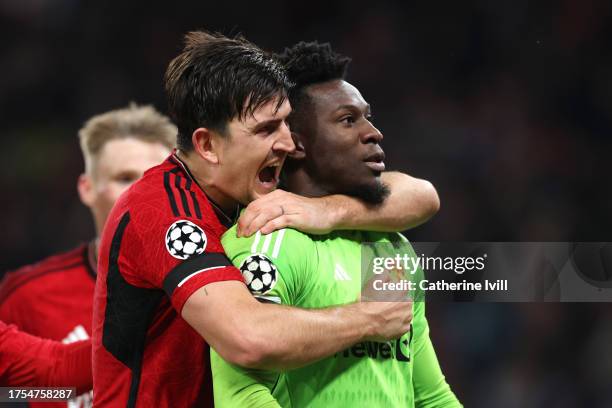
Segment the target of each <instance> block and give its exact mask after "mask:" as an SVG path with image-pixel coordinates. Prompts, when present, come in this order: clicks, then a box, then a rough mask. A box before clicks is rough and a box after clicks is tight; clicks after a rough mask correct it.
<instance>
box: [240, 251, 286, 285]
mask: <svg viewBox="0 0 612 408" xmlns="http://www.w3.org/2000/svg"><path fill="white" fill-rule="evenodd" d="M240 272H241V273H242V277H243V279H244V283H246V285H247V287H248V288H249V290H250V291H251V293H253V294H254V295H263V294H265V293H267V292H269V291H270V290H271V289H272V288H273V287H274V285H276V277H277V273H278V271H277V269H276V266H275V265H274V264H273V263H272V261H271V260H270V259H269V258H268V257H267V256H265V255H262V254H254V255H251V256H249V257H247V258H246V259H245V260H244V261H242V264H240Z"/></svg>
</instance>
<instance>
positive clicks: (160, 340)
mask: <svg viewBox="0 0 612 408" xmlns="http://www.w3.org/2000/svg"><path fill="white" fill-rule="evenodd" d="M165 83H166V91H167V94H168V100H169V111H170V113H171V115H172V118H173V120H174V121H175V123H176V124H177V126H178V129H179V132H178V137H177V152H176V153H175V154H173V155H172V156H170V157H169V158H168V159H167V160H166V161H165V162H164V163H163V164H161V165H159V166H156V167H155V168H153V169H151V170H150V171H149V172H147V174H145V176H144V177H143V178H142V179H140V180H139V181H138V182H136V183H135V184H134V185H133V186H132V187H131V188H130V189H129V190H128V191H127V192H126V193H125V194H123V195H122V197H121V198H120V199H119V200H118V202H117V204H116V205H115V207H114V208H113V210H112V211H111V214H110V216H109V219H108V222H107V224H106V226H105V228H104V232H103V233H102V238H101V242H100V261H99V264H98V266H99V271H98V273H99V275H98V279H97V282H96V289H95V300H94V320H93V333H94V334H93V356H94V357H93V372H94V398H95V403H96V405H97V406H100V407H102V406H112V407H114V406H126V405H127V406H128V407H133V406H142V407H149V406H155V407H190V406H210V405H212V386H211V383H210V373H209V367H208V365H209V363H208V357H209V349H208V345H207V343H208V344H210V345H211V346H212V347H214V348H215V349H216V350H217V351H218V352H219V354H221V355H222V356H223V357H224V358H226V359H227V360H229V361H231V362H233V363H237V364H241V365H244V366H250V367H260V368H262V367H263V368H281V369H287V368H292V367H296V366H301V365H304V364H307V363H309V362H312V361H314V360H317V359H319V358H322V357H324V356H328V355H331V354H333V353H335V352H337V351H339V350H342V349H344V348H346V347H348V346H350V345H351V344H354V343H355V342H358V341H362V340H366V339H370V340H375V339H378V340H383V339H390V338H395V337H397V336H399V335H400V334H401V333H404V332H405V331H407V330H408V328H409V325H410V319H411V314H410V311H409V310H406V308H405V307H403V306H402V305H398V304H397V303H393V302H378V303H377V302H369V303H354V304H351V305H347V306H343V307H340V308H327V309H320V310H309V311H306V310H302V309H298V308H288V307H284V306H278V305H265V304H261V303H259V302H257V301H256V300H255V299H254V298H253V296H251V294H250V292H249V291H248V290H247V288H246V286H245V285H244V283H243V281H242V276H241V274H240V272H239V271H238V269H236V268H235V267H234V266H232V264H231V262H229V260H228V259H227V258H226V257H225V255H224V253H223V248H222V246H221V243H220V237H221V235H222V234H223V233H224V232H225V231H226V229H227V228H228V227H229V226H231V225H232V224H233V223H234V222H235V221H236V218H237V216H238V213H239V208H240V204H247V203H248V202H250V201H252V200H253V199H255V198H257V197H260V196H264V195H266V194H267V193H269V192H271V191H272V190H274V189H275V188H276V186H277V184H278V176H279V173H280V169H281V167H282V164H283V162H284V160H285V158H286V157H287V154H289V153H291V152H293V151H294V149H295V146H294V144H293V140H292V138H291V134H290V132H289V129H288V127H287V123H286V119H287V116H288V115H289V112H290V109H291V108H290V105H289V102H288V101H287V90H288V87H289V81H288V80H287V77H286V73H285V70H284V68H283V67H282V66H281V65H280V64H279V63H278V62H277V61H275V60H274V59H273V58H271V57H270V56H269V55H267V54H266V53H264V52H263V51H261V50H260V49H259V48H257V47H256V46H255V45H253V44H251V43H249V42H248V41H246V40H245V39H243V38H240V37H239V38H234V39H230V38H226V37H223V36H221V35H217V34H209V33H205V32H193V33H189V34H188V35H187V36H186V45H185V47H184V49H183V52H182V53H181V54H180V55H179V56H177V57H176V58H175V59H174V60H172V62H171V63H170V65H169V67H168V70H167V72H166V78H165ZM398 180H399V182H398ZM394 181H395V182H393V183H391V186H390V188H391V191H392V193H393V192H398V191H400V192H404V193H405V194H399V195H395V196H394V195H393V194H392V197H394V199H393V200H391V201H390V203H389V205H387V206H385V207H374V208H373V207H370V206H368V205H366V204H364V203H363V202H362V201H360V200H358V199H355V198H351V197H347V196H340V195H336V196H329V197H325V198H313V199H307V198H299V200H301V201H300V202H301V203H302V205H301V206H299V208H300V210H299V211H296V212H295V213H292V214H290V215H291V216H292V217H291V218H290V219H289V220H287V219H283V218H281V222H289V223H291V225H302V226H304V227H306V228H308V227H311V228H315V229H321V230H325V229H331V228H334V227H338V226H340V225H346V226H347V227H350V226H353V225H352V224H351V222H352V223H353V224H358V223H361V224H362V225H377V224H390V223H407V222H412V221H413V217H414V215H415V213H417V214H419V215H418V217H417V218H420V217H421V212H419V211H415V213H411V214H409V215H407V211H406V209H405V206H406V205H407V204H406V202H411V200H410V196H411V195H412V193H413V190H412V189H411V188H405V186H404V184H405V182H406V179H404V178H401V179H395V180H394ZM406 191H408V193H407V192H406ZM425 194H431V191H430V190H427V191H426V192H425ZM275 197H276V201H266V203H267V205H266V208H271V209H272V210H271V211H272V212H267V211H261V212H258V211H254V212H251V214H256V215H254V216H253V218H252V220H251V221H249V222H247V223H246V225H245V226H244V228H245V231H248V229H249V228H250V227H249V226H250V225H253V224H261V225H264V226H265V225H267V220H273V219H278V218H279V217H283V215H285V214H284V207H283V205H284V204H287V205H288V207H287V208H288V209H289V208H292V209H293V208H296V207H298V206H297V205H296V202H297V199H296V198H295V196H294V195H290V194H289V193H286V195H283V194H279V195H275ZM276 210H280V211H279V212H278V213H275V212H274V211H276ZM313 220H314V221H313ZM408 220H409V221H408ZM382 316H384V318H382ZM194 329H195V330H194ZM204 339H205V341H204Z"/></svg>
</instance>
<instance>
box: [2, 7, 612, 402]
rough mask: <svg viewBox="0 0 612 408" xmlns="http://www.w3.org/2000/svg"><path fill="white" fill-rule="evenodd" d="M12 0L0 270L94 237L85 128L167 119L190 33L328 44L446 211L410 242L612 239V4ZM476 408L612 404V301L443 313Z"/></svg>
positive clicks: (451, 350)
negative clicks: (137, 109) (89, 123)
mask: <svg viewBox="0 0 612 408" xmlns="http://www.w3.org/2000/svg"><path fill="white" fill-rule="evenodd" d="M180 4H181V5H180V6H178V5H176V6H171V5H170V4H169V3H167V2H163V3H162V2H151V1H146V2H145V1H142V0H139V1H105V2H84V1H76V0H20V1H14V0H0V33H1V34H2V38H4V41H2V43H1V44H0V117H1V118H2V119H1V122H0V125H1V129H0V131H1V134H2V138H1V139H0V140H2V149H1V150H0V160H1V162H2V163H3V165H4V171H2V173H1V174H0V183H1V184H0V187H1V190H2V194H1V198H0V210H1V214H2V215H1V221H0V222H1V225H2V228H1V233H0V270H1V271H2V272H0V274H1V273H3V272H4V271H5V270H7V269H12V268H15V267H17V266H19V265H23V264H26V263H29V262H33V261H35V260H38V259H42V258H43V257H45V256H47V255H49V254H52V253H54V252H56V251H58V250H62V249H69V248H71V247H72V246H73V244H74V243H75V242H76V241H79V240H82V241H85V240H87V239H89V238H90V237H91V236H93V233H94V232H93V225H92V223H91V221H90V218H89V216H88V214H87V212H86V211H87V210H86V209H85V207H83V206H82V205H81V204H80V202H79V200H78V196H77V193H76V188H75V184H76V179H77V177H78V175H79V173H80V172H81V171H82V168H83V163H82V161H81V155H80V152H79V150H78V142H77V130H78V129H79V128H80V126H81V125H82V123H83V121H84V120H85V119H87V118H88V117H90V116H92V115H94V114H97V113H100V112H103V111H107V110H109V109H113V108H117V107H122V106H125V105H127V103H128V102H129V101H131V100H133V101H137V102H139V103H153V104H154V105H155V106H156V107H157V108H158V109H160V110H162V111H165V100H164V95H163V89H162V75H163V72H164V70H165V68H166V66H167V63H168V62H169V60H170V59H171V58H172V56H174V55H175V54H176V53H177V51H178V50H179V49H180V46H181V43H180V41H181V36H182V34H183V33H184V32H186V31H188V30H191V29H196V28H206V29H211V30H220V31H222V32H224V33H225V34H228V33H237V32H242V33H244V34H245V35H246V36H247V38H249V39H250V40H252V41H253V42H255V43H257V44H258V45H260V46H262V47H263V48H265V49H269V50H280V49H282V47H284V46H286V45H290V44H293V43H295V42H297V41H299V40H313V39H317V40H319V41H330V42H331V43H332V45H333V46H334V48H336V49H337V50H338V51H340V52H342V53H344V54H347V55H349V56H351V57H352V58H353V63H352V65H351V68H350V70H349V80H350V81H351V82H353V83H355V84H356V85H357V86H358V87H359V89H360V90H361V91H362V93H363V94H364V96H365V98H366V100H368V101H369V102H370V103H371V104H372V106H373V114H374V121H375V124H376V125H377V126H378V127H379V128H380V129H381V130H382V132H383V133H384V135H385V139H384V141H383V147H384V148H385V151H386V153H387V160H386V162H387V165H388V167H390V168H392V169H398V170H402V171H406V172H408V173H410V174H413V175H415V176H419V177H423V178H426V179H428V180H431V181H432V182H433V183H434V185H435V186H436V187H437V189H438V192H439V194H440V198H441V203H442V208H441V211H440V212H439V214H438V215H437V216H436V217H435V218H434V219H433V220H432V221H430V222H429V223H427V224H426V225H424V226H422V227H419V228H417V229H415V230H413V231H410V232H408V234H407V235H408V237H409V238H410V239H411V240H413V241H419V240H421V241H609V240H610V231H611V230H612V215H611V210H612V189H610V181H609V177H610V175H611V174H612V171H611V168H612V166H611V164H610V160H609V156H610V153H612V142H611V139H610V136H611V134H612V52H611V51H610V50H611V49H610V46H609V42H610V41H609V40H610V38H612V3H610V2H606V1H599V2H598V1H589V0H563V1H558V2H550V1H546V2H539V3H538V5H535V4H533V2H528V1H527V0H516V1H512V2H510V1H506V2H497V1H496V2H489V1H484V0H480V1H466V2H451V1H448V2H440V1H435V2H397V3H378V2H362V1H320V0H313V1H309V2H283V1H279V0H272V1H269V2H266V3H265V8H264V6H263V5H259V4H257V3H254V2H250V3H247V2H245V3H244V4H242V5H241V4H238V3H236V2H223V1H220V2H195V1H194V2H181V3H180ZM428 317H429V321H430V325H431V331H432V338H433V341H434V344H435V346H436V350H437V352H438V355H439V359H440V361H441V364H442V366H443V369H444V372H445V374H446V376H447V378H448V382H449V383H450V384H451V386H452V387H453V389H454V391H455V392H456V393H457V395H458V396H459V398H460V399H461V400H462V402H463V403H464V404H465V406H466V407H493V406H494V407H500V408H505V407H521V408H522V407H545V406H546V407H548V406H554V407H585V406H588V407H609V406H612V352H611V351H610V345H611V344H612V304H604V303H600V304H587V303H583V304H575V303H561V304H559V303H557V304H553V303H523V304H482V303H480V304H467V303H454V304H451V303H447V304H431V305H429V306H428Z"/></svg>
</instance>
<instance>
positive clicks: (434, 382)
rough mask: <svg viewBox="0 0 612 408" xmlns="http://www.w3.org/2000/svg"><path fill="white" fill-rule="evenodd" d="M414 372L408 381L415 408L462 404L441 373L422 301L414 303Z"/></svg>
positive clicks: (439, 407)
mask: <svg viewBox="0 0 612 408" xmlns="http://www.w3.org/2000/svg"><path fill="white" fill-rule="evenodd" d="M413 328H414V337H415V342H414V369H413V372H412V381H413V388H414V401H415V407H417V408H434V407H435V408H461V407H462V405H461V403H460V402H459V400H458V399H457V397H456V396H455V394H454V393H453V391H452V390H451V388H450V386H449V385H448V383H447V382H446V380H445V378H444V374H442V369H441V368H440V364H439V363H438V358H437V357H436V352H435V350H434V348H433V344H432V343H431V338H430V337H429V325H428V323H427V319H426V318H425V302H415V312H414V322H413Z"/></svg>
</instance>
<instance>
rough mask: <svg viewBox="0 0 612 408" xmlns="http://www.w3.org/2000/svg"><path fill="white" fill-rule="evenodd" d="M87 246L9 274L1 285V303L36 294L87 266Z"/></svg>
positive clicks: (80, 246) (83, 245)
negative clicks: (9, 299) (16, 297)
mask: <svg viewBox="0 0 612 408" xmlns="http://www.w3.org/2000/svg"><path fill="white" fill-rule="evenodd" d="M86 251H87V246H86V245H85V244H82V245H79V246H78V247H76V248H74V249H72V250H71V251H68V252H64V253H60V254H57V255H53V256H50V257H48V258H46V259H43V260H42V261H39V262H37V263H34V264H31V265H26V266H23V267H21V268H19V269H17V270H15V271H10V272H7V273H6V275H5V276H4V279H3V280H2V282H1V283H0V303H1V302H4V301H5V300H7V299H8V298H9V297H13V296H17V295H19V296H23V294H26V293H28V294H34V293H35V288H36V287H38V286H40V285H43V286H45V287H47V285H49V283H50V282H53V281H57V280H62V279H63V277H64V275H65V274H66V273H67V272H69V271H72V270H74V269H77V268H82V267H84V266H86V263H87V252H86Z"/></svg>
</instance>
